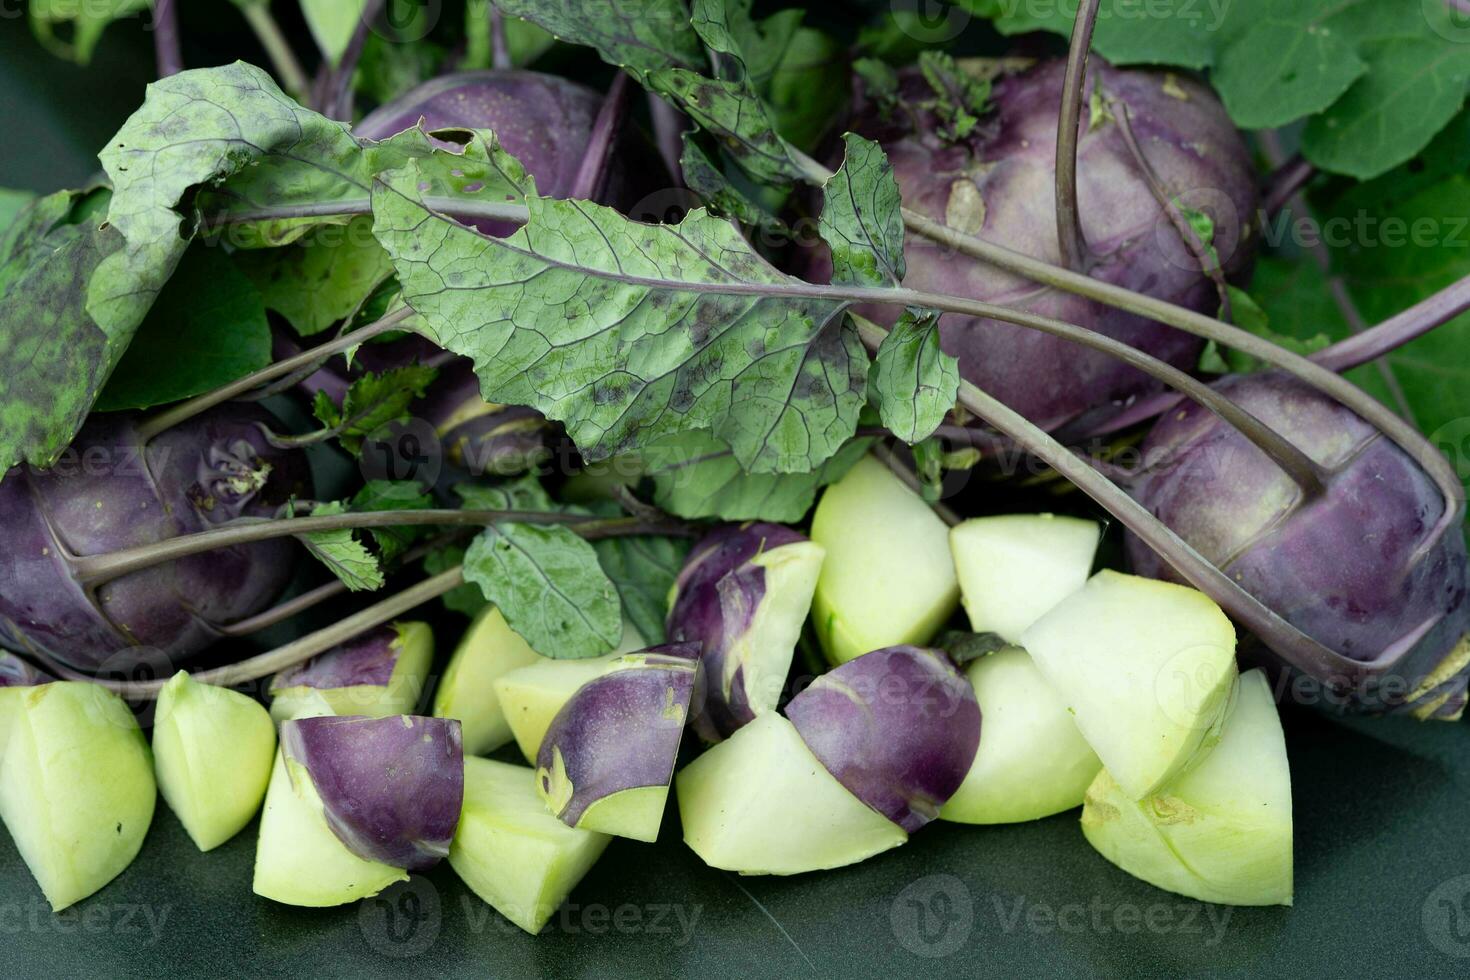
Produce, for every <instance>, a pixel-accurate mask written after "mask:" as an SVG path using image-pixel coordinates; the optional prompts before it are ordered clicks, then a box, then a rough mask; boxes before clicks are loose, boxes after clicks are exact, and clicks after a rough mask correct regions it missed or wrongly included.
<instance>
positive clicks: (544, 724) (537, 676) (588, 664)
mask: <svg viewBox="0 0 1470 980" xmlns="http://www.w3.org/2000/svg"><path fill="white" fill-rule="evenodd" d="M644 645H645V644H644V642H643V637H641V636H639V635H638V631H637V630H636V629H634V628H633V624H632V623H629V622H624V623H623V642H622V643H620V644H618V648H617V649H616V650H614V651H613V652H612V653H609V654H607V655H606V656H602V657H592V658H590V659H586V660H553V659H551V658H550V657H537V658H536V662H535V663H531V664H527V665H526V666H524V667H517V668H516V669H515V670H512V671H510V672H509V673H507V674H505V675H503V676H501V677H497V678H496V679H495V684H494V687H495V697H496V699H497V700H498V701H499V702H500V710H501V712H502V713H503V714H504V715H505V721H506V724H508V725H509V726H510V731H511V734H512V735H514V736H515V740H516V745H517V746H519V748H520V750H521V755H523V756H525V757H526V761H527V762H529V763H530V764H531V765H533V766H534V765H535V764H536V754H537V753H538V752H539V751H540V750H541V740H542V739H544V738H545V737H546V730H547V729H548V728H550V727H551V720H552V719H553V718H555V717H556V715H557V712H559V711H561V709H562V706H563V705H564V704H566V703H567V702H568V701H570V700H571V698H572V695H573V694H576V693H577V689H578V688H580V687H581V686H582V685H583V684H586V683H587V682H588V681H590V680H592V679H593V678H595V677H601V676H602V675H603V674H605V673H607V671H608V668H609V667H611V666H612V665H613V664H615V663H617V662H618V659H619V658H620V657H621V656H622V655H623V654H625V653H633V652H635V651H637V650H641V649H643V647H644Z"/></svg>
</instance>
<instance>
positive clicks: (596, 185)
mask: <svg viewBox="0 0 1470 980" xmlns="http://www.w3.org/2000/svg"><path fill="white" fill-rule="evenodd" d="M627 114H628V73H627V72H624V71H620V72H618V73H617V76H616V77H614V78H613V82H612V86H611V87H610V88H609V89H608V90H607V95H606V96H605V97H604V98H603V100H602V106H601V107H600V108H599V109H598V110H597V118H596V120H594V121H593V123H592V134H591V135H590V136H589V137H588V138H587V149H586V150H584V151H583V153H582V163H581V165H580V166H578V167H577V176H576V177H574V178H573V179H572V187H571V191H570V193H568V194H567V197H568V198H571V199H572V200H581V201H595V200H597V196H598V194H600V193H601V191H602V186H603V184H605V183H606V182H607V161H608V159H609V158H610V157H611V155H612V148H613V144H615V143H616V142H617V141H618V134H619V133H620V132H621V131H622V128H623V118H624V117H625V116H626V115H627Z"/></svg>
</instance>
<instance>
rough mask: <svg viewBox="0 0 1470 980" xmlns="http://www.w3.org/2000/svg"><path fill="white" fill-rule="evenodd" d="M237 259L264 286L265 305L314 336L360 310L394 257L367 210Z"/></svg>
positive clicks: (389, 270)
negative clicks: (375, 233) (385, 248)
mask: <svg viewBox="0 0 1470 980" xmlns="http://www.w3.org/2000/svg"><path fill="white" fill-rule="evenodd" d="M234 259H235V262H236V263H237V264H238V265H239V266H240V268H241V270H243V271H244V273H245V274H246V275H247V276H249V277H250V279H251V281H252V282H254V283H255V286H256V288H257V289H259V290H260V295H261V297H262V298H263V299H264V300H265V305H266V306H267V307H269V308H270V309H272V310H275V311H276V312H277V313H279V314H281V316H283V317H285V318H286V322H288V323H290V324H291V326H292V327H293V328H295V330H296V332H297V333H298V334H300V335H301V336H303V337H310V336H312V335H314V334H318V333H321V332H322V331H323V330H327V329H329V328H330V327H332V326H334V325H335V324H336V323H337V322H338V321H339V320H341V319H343V318H344V317H346V316H349V315H350V314H351V313H352V312H353V311H354V310H356V309H357V308H358V307H359V306H360V305H361V304H362V302H363V300H365V299H366V298H367V297H368V295H369V294H370V293H372V292H373V290H374V289H376V288H377V287H378V285H379V284H380V283H382V282H383V280H384V279H386V278H388V277H389V276H391V275H392V274H393V263H392V262H390V261H388V255H387V253H386V252H384V251H383V249H382V246H380V245H379V244H378V240H377V239H376V238H374V237H373V220H372V218H370V217H368V216H366V215H363V216H360V217H357V218H354V219H353V220H352V221H351V222H349V223H348V224H346V225H333V226H328V227H322V228H318V229H316V230H315V231H313V232H312V233H311V234H310V235H307V236H306V237H304V238H302V239H299V240H298V241H295V242H293V243H292V244H290V245H286V246H283V247H281V248H270V249H244V250H241V251H239V252H236V253H235V255H234Z"/></svg>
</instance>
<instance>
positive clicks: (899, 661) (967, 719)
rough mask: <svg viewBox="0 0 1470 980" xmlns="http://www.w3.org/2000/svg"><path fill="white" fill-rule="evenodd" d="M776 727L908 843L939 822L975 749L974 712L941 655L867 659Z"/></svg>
mask: <svg viewBox="0 0 1470 980" xmlns="http://www.w3.org/2000/svg"><path fill="white" fill-rule="evenodd" d="M786 717H787V718H789V719H790V720H791V723H792V724H793V725H795V726H796V730H797V732H799V733H800V734H801V737H802V740H803V741H805V742H806V744H807V747H808V748H809V749H811V750H812V754H813V755H815V756H816V757H817V758H818V759H819V760H821V763H822V765H823V766H825V767H826V769H827V771H828V772H830V773H831V774H832V775H833V776H834V777H836V779H837V781H838V782H840V783H841V784H842V785H843V786H845V787H846V788H847V789H848V791H849V792H851V793H852V794H853V795H854V796H856V797H857V798H858V799H860V800H862V801H863V802H864V803H866V804H867V805H868V806H870V807H872V808H873V809H874V810H876V811H878V812H879V813H881V814H883V816H885V817H887V818H888V819H890V820H892V821H893V822H894V823H896V824H898V825H899V826H900V827H902V828H903V829H904V830H906V831H908V832H909V833H913V832H914V831H916V830H918V829H919V828H920V827H922V826H924V824H926V823H928V822H929V821H930V820H933V819H934V818H935V817H937V816H938V815H939V808H940V807H941V806H943V805H944V804H945V803H946V802H947V801H948V800H949V798H950V797H951V796H953V795H954V793H955V791H956V790H957V789H959V788H960V783H962V782H964V779H965V775H966V774H967V773H968V772H969V771H970V765H971V764H972V763H973V762H974V761H975V751H976V749H978V748H979V746H980V706H979V704H977V703H976V701H975V691H974V689H973V688H972V687H971V686H970V682H969V681H968V680H966V679H965V677H964V676H963V675H962V674H960V672H959V671H958V670H956V669H955V667H954V664H953V663H952V662H951V661H950V659H949V658H948V657H947V656H945V655H944V654H943V653H941V652H939V651H936V650H927V649H922V648H920V647H911V646H897V647H887V648H885V649H883V650H874V651H873V652H872V653H865V654H863V655H862V656H861V657H857V658H856V659H853V660H849V661H848V662H847V663H845V664H843V665H842V666H840V667H837V668H835V669H834V670H831V671H829V672H827V673H826V674H823V675H822V676H821V677H818V678H817V679H816V680H815V681H813V682H812V684H811V686H810V687H808V688H807V689H806V690H804V691H802V692H801V693H800V694H798V695H797V696H796V697H794V698H792V699H791V703H790V704H788V705H787V706H786Z"/></svg>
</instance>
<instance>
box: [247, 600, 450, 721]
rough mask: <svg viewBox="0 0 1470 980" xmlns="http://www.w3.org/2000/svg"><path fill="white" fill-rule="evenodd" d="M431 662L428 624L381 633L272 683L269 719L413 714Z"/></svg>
mask: <svg viewBox="0 0 1470 980" xmlns="http://www.w3.org/2000/svg"><path fill="white" fill-rule="evenodd" d="M433 659H434V634H433V632H432V631H431V630H430V629H429V627H428V624H426V623H393V624H391V625H389V626H382V627H379V628H378V629H375V630H372V631H371V632H368V633H364V634H363V635H362V636H360V637H358V638H357V639H355V640H351V641H349V642H347V643H344V644H342V645H341V646H339V647H334V648H333V649H331V650H328V651H327V652H326V653H323V654H321V655H319V656H316V657H313V658H312V659H310V660H308V661H307V662H306V663H304V664H301V665H300V666H297V667H291V668H288V669H287V670H283V671H281V672H280V673H279V674H277V675H276V676H275V677H274V678H272V680H271V687H270V694H271V717H272V718H274V719H275V720H276V721H277V722H282V721H286V720H288V719H290V718H310V717H315V716H318V715H324V714H332V715H366V716H368V717H371V718H385V717H387V716H388V715H406V714H411V713H412V712H413V710H414V708H415V707H417V706H418V703H419V698H420V697H421V696H422V694H423V691H424V685H425V684H426V683H427V682H428V676H429V666H430V664H431V663H432V662H433Z"/></svg>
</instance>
